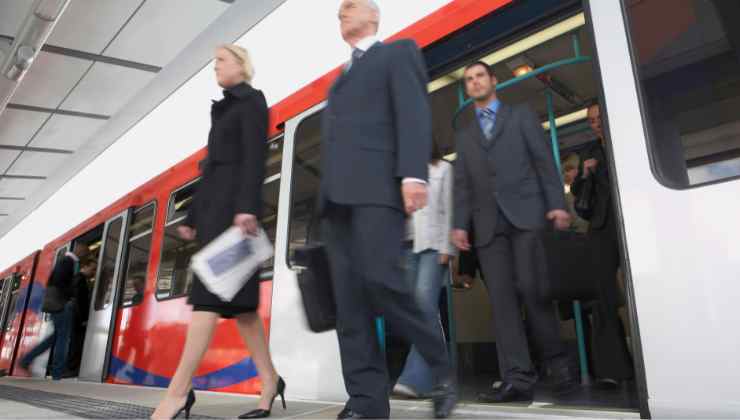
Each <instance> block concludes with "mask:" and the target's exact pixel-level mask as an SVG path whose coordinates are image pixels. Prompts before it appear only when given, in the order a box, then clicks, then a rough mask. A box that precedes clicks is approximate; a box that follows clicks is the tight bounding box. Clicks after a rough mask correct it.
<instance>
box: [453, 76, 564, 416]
mask: <svg viewBox="0 0 740 420" xmlns="http://www.w3.org/2000/svg"><path fill="white" fill-rule="evenodd" d="M463 83H464V87H465V91H466V93H467V94H468V96H469V97H471V98H473V101H474V106H475V109H474V112H475V118H472V119H471V122H470V123H469V124H467V125H466V126H461V127H458V128H457V130H456V133H455V136H456V147H457V160H456V162H455V189H454V196H455V209H454V213H455V218H454V220H455V222H454V229H453V231H452V235H453V242H454V243H455V245H456V246H457V247H458V248H459V249H460V250H463V251H467V250H470V249H471V248H472V246H473V245H471V243H470V240H469V237H468V229H469V227H470V224H471V222H473V227H474V230H475V244H474V246H475V249H476V252H477V254H478V257H479V258H480V263H481V266H482V268H483V273H484V276H483V279H484V282H485V284H486V287H487V289H488V294H489V297H490V300H491V308H492V310H493V315H494V319H495V320H496V322H495V323H494V329H495V335H496V349H497V352H498V360H499V368H500V372H501V375H502V382H503V385H502V386H500V387H497V388H495V389H492V390H491V391H489V392H484V393H482V394H480V396H479V398H480V400H481V401H483V402H491V403H504V402H513V401H531V400H532V398H533V390H534V386H535V384H536V383H537V381H538V375H537V371H536V369H535V366H534V364H533V362H532V358H531V357H530V348H529V344H528V342H527V335H526V332H525V326H524V322H523V320H522V312H521V308H522V306H524V307H525V309H526V314H527V316H526V318H527V322H528V324H529V325H528V326H529V327H530V330H531V332H532V336H533V338H534V342H535V344H536V348H535V350H537V354H538V355H540V356H541V358H542V361H543V362H544V364H545V366H547V369H546V371H549V372H550V375H549V376H550V382H551V383H552V384H553V386H554V388H555V390H556V392H557V393H566V392H571V391H573V390H575V384H576V378H575V375H574V372H573V369H572V367H571V361H570V359H569V357H568V356H567V352H566V349H565V346H564V344H563V342H562V340H561V338H560V325H559V323H558V320H557V318H556V316H555V312H554V311H553V308H552V306H551V305H548V304H546V303H543V302H542V301H541V300H540V299H539V294H538V285H539V284H541V283H542V282H543V281H544V279H543V278H542V277H543V276H544V275H546V273H545V271H544V269H543V267H544V265H545V257H544V245H543V242H542V236H541V234H540V232H541V231H542V230H544V229H546V224H547V223H548V222H550V223H552V225H553V227H554V228H555V229H558V230H565V229H568V228H569V226H570V214H568V212H567V210H566V204H565V197H564V188H563V184H562V182H561V180H560V174H559V173H558V170H557V166H556V165H555V160H554V158H553V155H552V152H551V151H550V149H549V148H548V147H547V145H548V142H547V141H546V140H545V139H544V138H543V134H542V126H541V125H540V122H539V120H538V118H537V115H536V114H535V113H534V112H533V111H532V110H531V109H530V108H529V107H528V106H526V105H509V104H506V103H503V102H501V101H500V100H499V99H498V98H497V96H496V83H497V79H496V76H495V75H494V73H493V70H492V68H491V67H490V66H489V65H488V64H486V63H484V62H475V63H472V64H470V65H468V66H467V67H466V68H465V71H464V75H463ZM504 122H505V123H504ZM494 146H495V147H494ZM504 151H505V152H504ZM494 179H495V182H494Z"/></svg>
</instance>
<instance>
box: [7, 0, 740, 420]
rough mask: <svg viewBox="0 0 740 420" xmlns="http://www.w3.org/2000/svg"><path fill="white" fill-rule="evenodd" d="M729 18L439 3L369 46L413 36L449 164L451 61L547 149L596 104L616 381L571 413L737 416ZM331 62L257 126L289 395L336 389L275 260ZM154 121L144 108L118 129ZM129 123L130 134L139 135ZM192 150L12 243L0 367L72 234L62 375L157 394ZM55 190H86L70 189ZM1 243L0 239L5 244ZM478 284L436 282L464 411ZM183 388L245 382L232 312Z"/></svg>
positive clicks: (188, 249)
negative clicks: (602, 148) (38, 237)
mask: <svg viewBox="0 0 740 420" xmlns="http://www.w3.org/2000/svg"><path fill="white" fill-rule="evenodd" d="M739 19H740V8H738V7H737V5H736V4H735V3H734V2H727V1H722V0H714V1H712V0H642V1H635V0H609V1H603V0H452V1H449V2H444V4H442V5H441V6H439V7H438V8H436V9H435V10H433V11H431V13H429V14H426V15H425V16H423V17H421V18H420V19H418V20H415V21H412V22H407V23H405V24H404V28H403V29H402V30H400V31H399V32H397V33H395V34H393V35H392V36H390V37H388V38H387V39H388V40H396V39H401V38H410V39H413V40H414V41H415V42H416V43H417V44H418V45H419V47H420V48H421V50H422V52H423V55H424V58H425V61H426V64H427V68H428V71H429V76H430V81H431V82H430V84H429V86H428V90H429V100H430V104H431V107H432V112H433V115H434V127H433V128H434V141H435V142H437V144H438V146H439V147H440V149H441V150H444V151H445V155H446V159H448V160H450V161H454V158H455V153H454V151H455V145H454V124H455V122H456V121H457V120H458V119H460V118H471V117H472V111H471V110H470V107H469V106H468V101H467V100H466V98H465V95H464V91H463V89H462V87H461V81H460V80H461V76H462V69H463V68H464V66H465V65H466V64H468V63H471V62H474V61H478V60H482V61H484V62H486V63H488V64H490V65H491V66H492V68H493V69H494V72H495V73H496V75H497V77H498V80H499V97H500V98H501V99H502V101H505V102H512V103H521V102H526V103H528V104H530V106H531V107H532V108H533V109H534V110H535V112H536V113H537V114H538V116H539V117H540V118H541V120H542V126H543V138H547V139H548V141H550V142H551V143H552V145H553V152H554V153H555V154H557V155H565V154H567V153H572V152H577V151H578V150H581V149H582V148H583V147H586V146H588V145H589V144H590V143H591V142H593V141H595V137H594V136H593V134H592V133H591V132H590V131H589V129H588V124H587V123H586V107H587V106H588V105H589V104H591V103H594V102H598V103H599V104H600V105H601V109H602V120H603V125H604V128H605V130H604V131H605V133H606V141H607V145H606V149H607V151H608V153H607V156H608V157H609V159H608V160H609V162H608V165H609V171H610V174H611V178H612V185H611V187H612V197H614V200H613V201H614V202H613V203H612V204H613V206H614V208H615V214H616V215H617V218H618V234H619V242H620V254H621V260H622V261H621V270H620V271H621V274H622V275H621V278H622V279H621V287H622V290H623V292H624V298H623V300H624V302H623V309H622V312H621V316H622V319H623V321H624V323H625V324H626V327H625V338H626V340H627V341H628V343H629V347H630V352H631V355H632V358H633V360H634V366H635V369H634V370H635V371H634V379H633V381H631V384H630V385H628V386H627V387H626V388H624V389H621V390H617V391H614V392H612V393H608V392H607V393H603V392H596V391H594V392H587V393H585V394H583V395H584V396H583V398H582V399H580V400H579V401H578V402H577V403H575V404H572V405H571V408H572V409H573V410H574V411H572V412H573V413H582V414H586V415H589V414H591V415H597V414H598V411H594V410H605V411H608V412H614V411H615V410H616V411H617V412H618V413H624V414H625V415H633V416H641V417H643V418H649V417H737V416H738V415H740V397H738V394H737V392H736V391H735V387H734V386H735V383H736V382H737V380H738V379H739V378H740V363H737V362H733V360H734V357H736V355H737V351H738V349H740V334H737V333H736V332H733V331H737V325H738V324H739V323H740V309H738V305H737V301H738V298H740V283H739V282H738V273H740V252H738V251H737V246H736V244H735V238H736V234H737V232H739V231H740V221H739V220H740V219H738V217H737V215H738V214H740V200H737V198H735V197H736V194H737V191H738V187H740V116H739V115H738V113H737V109H738V108H737V105H738V104H739V103H740V44H738V43H737V29H736V25H734V22H737V21H738V20H739ZM272 24H275V25H279V22H272ZM337 36H338V34H337ZM243 41H244V40H243V39H242V40H241V41H240V40H237V41H236V42H237V43H240V42H243ZM250 41H251V42H256V40H255V39H251V40H250ZM245 46H246V47H249V45H248V44H246V43H245ZM347 58H348V55H347V56H346V57H344V56H336V57H334V59H335V62H334V63H333V65H334V64H336V67H335V68H334V69H333V70H331V71H330V72H328V73H326V74H324V75H322V76H321V77H319V78H318V79H316V80H314V81H312V82H310V83H309V84H307V85H306V86H303V87H301V88H299V89H298V90H296V91H294V92H293V93H291V94H290V95H288V96H287V97H285V98H283V99H282V100H280V101H279V102H277V103H275V104H273V105H272V106H271V107H270V126H269V139H266V140H267V141H268V142H269V156H268V161H267V177H266V179H265V185H264V193H263V202H264V209H265V211H264V217H263V219H262V220H261V223H262V226H263V227H264V228H265V230H266V232H267V233H268V236H269V237H270V238H271V240H272V241H273V242H274V246H275V255H274V258H273V259H271V260H270V261H268V262H266V263H265V265H264V267H263V270H262V274H261V278H260V281H261V284H260V293H261V301H260V302H261V303H260V307H259V314H260V316H261V318H262V320H263V322H264V324H265V327H266V331H267V332H268V335H269V343H270V349H271V352H272V354H273V357H274V361H275V364H276V366H277V368H278V370H279V371H280V372H281V375H283V376H284V377H285V378H286V380H287V381H288V382H290V383H291V389H290V393H291V396H292V397H295V398H302V399H307V400H323V401H343V400H344V398H345V390H344V386H343V382H342V375H341V367H340V363H339V350H338V345H337V341H336V335H335V333H333V332H325V333H321V334H315V333H312V332H310V330H309V329H308V328H307V326H306V321H305V314H304V312H303V307H302V303H301V295H300V291H299V288H298V284H297V278H296V277H297V274H296V272H297V269H298V268H297V267H295V266H294V265H293V263H292V253H291V252H292V250H293V249H295V248H296V247H297V246H300V245H303V244H306V243H308V242H310V241H312V240H314V239H315V238H316V237H317V232H318V229H317V225H318V224H319V223H320V220H318V219H317V217H316V215H315V214H314V205H315V201H316V194H317V190H318V180H319V178H320V176H321V173H320V165H319V162H320V159H321V156H320V147H319V146H320V139H321V123H320V121H321V118H320V116H321V112H322V109H323V108H324V106H325V101H326V96H327V91H328V89H329V87H330V86H331V83H332V82H333V81H334V80H335V79H336V78H337V77H338V75H339V74H340V72H341V71H342V69H341V66H342V63H343V62H344V61H346V59H347ZM271 64H272V65H281V64H280V63H271ZM263 67H265V66H263ZM263 71H267V70H266V69H264V70H263ZM188 83H198V81H197V80H193V81H191V82H188ZM257 87H259V86H257ZM186 88H187V83H186V84H185V85H184V86H183V87H181V89H186ZM197 110H198V111H201V109H200V108H198V109H197ZM193 112H195V110H194V111H193ZM201 117H202V116H198V117H197V118H201ZM157 118H160V119H161V118H162V117H160V116H158V114H157V113H156V112H154V113H152V114H150V116H147V117H146V118H144V119H143V120H142V121H140V122H139V123H138V124H140V125H142V126H143V125H145V124H147V120H148V119H157ZM167 118H170V117H167ZM193 118H196V117H193ZM188 120H189V115H188V113H187V111H186V112H185V114H184V115H182V114H181V115H179V120H178V121H172V120H171V119H170V120H165V121H161V120H160V121H156V122H157V123H158V124H159V125H160V126H161V125H162V124H164V125H168V124H180V125H183V124H187V123H188ZM135 131H136V127H134V128H132V131H131V132H132V134H131V135H133V136H136V135H142V136H143V135H146V134H145V133H144V132H143V133H142V134H137V133H136V132H135ZM203 143H205V138H204V139H203ZM205 154H206V151H205V149H201V150H198V151H197V152H195V153H193V154H192V155H190V156H188V157H186V158H185V159H183V160H182V161H180V162H179V163H177V164H175V165H174V166H171V167H169V168H162V171H161V173H160V174H159V175H157V176H156V177H154V178H152V179H149V180H147V181H146V182H144V183H143V184H141V185H140V186H138V187H136V188H134V189H132V190H130V191H120V198H118V199H117V200H115V201H114V202H112V203H110V204H109V205H107V206H105V207H104V208H99V209H97V210H96V211H94V212H92V213H91V214H89V215H85V217H84V221H83V222H82V223H79V224H78V225H77V226H75V227H73V228H72V229H69V230H68V231H66V232H65V233H63V234H61V235H59V236H57V237H49V238H44V241H45V243H46V244H45V245H44V246H43V248H42V249H38V250H37V249H34V250H31V249H29V250H25V251H24V252H25V253H27V255H28V256H27V257H25V258H23V259H20V260H19V261H17V262H16V263H13V264H10V265H8V267H7V268H6V269H5V270H4V271H2V272H0V305H1V306H0V331H2V333H1V334H2V335H1V336H0V372H2V373H3V374H5V375H9V376H24V375H25V373H24V372H23V370H22V369H20V367H19V360H20V357H21V356H22V355H23V354H24V353H25V352H26V351H28V350H29V349H30V348H31V347H32V346H33V345H34V344H35V343H37V342H38V341H39V340H40V339H41V338H43V337H44V336H45V334H48V329H49V328H51V323H50V322H49V321H48V319H47V318H46V316H45V314H44V313H42V312H41V310H40V308H41V303H42V301H43V295H44V291H45V285H46V282H47V280H48V277H49V275H50V272H51V269H52V267H53V265H54V263H55V261H56V260H57V259H58V258H60V256H61V255H63V253H64V252H65V251H67V250H69V249H70V246H72V244H74V243H78V242H83V243H85V244H88V245H89V246H90V247H91V249H93V250H94V253H95V255H96V256H97V258H98V271H97V274H96V276H95V279H94V285H93V288H92V297H91V305H90V313H89V318H88V325H87V330H86V331H87V332H86V336H85V339H84V347H83V358H82V366H81V369H80V374H79V380H84V381H91V382H99V383H115V384H130V385H139V386H154V387H165V386H167V384H168V383H169V379H170V378H171V376H172V374H173V373H174V370H175V368H176V365H177V362H178V358H177V357H174V356H173V355H176V354H179V353H178V352H179V350H180V349H181V347H182V346H183V344H184V341H185V331H186V328H187V323H188V321H189V317H190V313H191V309H190V307H189V306H188V305H187V302H186V295H187V292H188V290H189V285H190V281H191V279H192V274H191V273H190V272H189V270H188V260H189V257H190V256H191V255H192V254H193V253H194V252H195V250H196V248H195V246H194V245H193V244H189V243H185V242H183V241H181V240H180V239H179V238H178V237H177V235H176V229H177V226H179V224H180V223H182V222H183V220H184V217H185V214H186V213H187V210H188V207H189V205H190V202H191V199H192V195H193V191H194V189H195V187H196V186H197V183H198V179H199V175H200V170H199V162H200V161H201V160H203V159H204V158H205V157H206V156H205ZM98 171H99V173H97V174H95V173H90V172H89V171H88V172H86V173H85V176H88V177H91V176H99V177H104V172H102V171H103V168H98ZM64 193H65V194H67V195H68V196H69V197H81V198H79V199H81V200H84V199H85V198H84V194H85V192H84V191H82V190H77V191H75V190H74V186H72V187H70V188H67V190H66V191H65V192H64ZM87 193H89V191H88V192H87ZM75 199H76V198H75ZM48 222H51V220H49V221H48ZM36 223H38V221H36ZM9 238H11V239H12V237H11V236H9V235H6V237H4V238H0V244H2V246H3V247H9V246H12V244H11V243H9V240H10V239H9ZM482 289H483V286H482V285H481V284H479V285H478V286H476V287H474V288H473V289H472V290H468V291H463V290H454V289H450V290H448V298H449V301H448V306H449V308H450V309H449V317H450V321H449V322H450V324H451V325H452V327H451V330H454V336H453V337H452V338H451V346H453V347H454V349H455V351H454V352H453V353H452V354H454V355H455V357H456V359H457V360H456V362H457V365H458V371H459V372H460V376H461V382H462V385H463V386H462V388H461V389H463V400H464V401H468V402H470V403H474V397H472V396H471V395H474V390H475V389H476V387H477V388H479V387H480V386H488V385H481V384H484V383H488V381H489V380H493V379H495V373H493V371H494V370H495V366H491V365H494V364H495V363H492V362H491V360H495V350H492V348H494V347H492V346H493V345H495V337H494V336H493V335H492V332H491V331H492V329H491V328H490V324H491V323H492V322H495V320H493V319H491V315H490V314H489V313H490V311H489V309H488V307H487V305H488V302H487V299H486V297H485V291H484V290H482ZM575 322H576V321H575V320H563V321H562V323H561V324H562V327H563V328H562V334H563V337H564V338H566V339H568V340H570V342H571V343H573V345H574V349H575V350H574V355H575V356H574V357H579V358H580V361H581V367H582V370H583V369H587V366H588V362H587V359H588V355H584V354H583V351H582V349H580V348H577V347H578V346H577V345H576V344H578V343H579V342H580V341H582V339H583V338H582V337H581V336H580V334H579V332H578V328H577V326H576V325H575ZM390 351H391V349H389V352H390ZM46 364H47V360H46V359H45V358H39V359H38V360H37V361H36V362H35V363H34V365H33V366H32V367H31V372H32V374H33V375H34V376H43V375H45V371H46ZM581 373H583V371H582V372H581ZM587 382H588V380H587V379H585V380H584V383H587ZM584 386H585V385H584ZM194 387H195V388H196V389H200V390H209V391H220V392H232V393H243V394H256V393H258V392H259V391H260V383H259V380H258V378H257V374H256V370H255V367H254V364H253V362H252V360H251V358H250V356H249V350H248V349H247V348H246V347H245V346H244V344H243V342H242V341H241V339H240V338H239V335H238V333H237V331H236V326H235V324H234V321H233V320H221V321H220V322H219V324H218V327H217V331H216V333H215V336H214V339H213V342H212V344H211V346H210V348H209V350H208V352H207V354H206V356H205V358H204V360H203V362H202V363H201V365H200V367H199V368H198V370H197V372H196V377H195V379H194ZM466 390H467V391H466ZM468 391H469V392H468ZM550 406H551V407H553V409H554V408H557V407H558V404H557V403H556V402H553V403H552V404H551V405H550ZM538 410H539V411H536V412H537V413H540V414H541V413H542V409H541V407H540V408H538ZM524 412H525V413H526V412H527V410H526V409H524ZM533 413H534V412H533Z"/></svg>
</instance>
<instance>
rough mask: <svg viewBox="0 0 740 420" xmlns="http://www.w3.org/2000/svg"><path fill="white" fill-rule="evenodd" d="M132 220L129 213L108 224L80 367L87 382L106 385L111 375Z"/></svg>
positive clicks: (128, 211)
mask: <svg viewBox="0 0 740 420" xmlns="http://www.w3.org/2000/svg"><path fill="white" fill-rule="evenodd" d="M130 219H131V210H130V209H129V210H126V211H124V212H122V213H120V214H118V215H116V216H114V217H112V218H110V219H108V221H107V222H105V227H104V230H103V241H102V243H101V250H100V255H99V256H98V271H97V273H96V274H95V287H94V289H93V292H92V304H91V305H90V316H89V318H88V321H87V332H86V334H85V343H84V347H83V352H82V363H81V365H80V375H79V379H80V380H83V381H91V382H102V381H103V380H105V376H106V375H107V372H108V366H109V364H110V354H111V343H112V341H113V331H114V329H115V328H114V322H115V314H116V313H117V311H118V306H119V302H120V298H119V294H120V290H121V284H120V283H121V277H122V276H121V272H122V271H123V270H122V266H123V264H122V263H123V262H124V261H125V260H126V256H125V255H124V254H125V252H126V246H125V244H126V243H127V242H128V240H127V238H126V235H127V234H128V223H129V220H130Z"/></svg>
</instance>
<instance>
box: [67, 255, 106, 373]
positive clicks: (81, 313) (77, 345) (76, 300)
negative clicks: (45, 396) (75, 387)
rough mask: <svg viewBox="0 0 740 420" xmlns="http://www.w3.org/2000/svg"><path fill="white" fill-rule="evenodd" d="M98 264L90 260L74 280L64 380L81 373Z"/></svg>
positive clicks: (83, 264)
mask: <svg viewBox="0 0 740 420" xmlns="http://www.w3.org/2000/svg"><path fill="white" fill-rule="evenodd" d="M97 268H98V263H97V262H96V260H94V259H88V260H86V261H85V262H83V263H82V266H81V267H80V272H79V273H77V274H76V275H75V277H74V280H73V282H72V283H73V286H72V289H73V290H74V294H73V297H72V306H73V307H74V309H73V311H74V314H73V315H72V326H71V328H70V330H71V335H70V339H69V356H68V357H67V370H66V371H65V372H64V374H62V377H64V378H74V377H76V376H78V374H79V371H80V363H81V362H82V349H83V344H84V342H85V330H86V328H87V317H88V315H89V312H90V288H89V286H88V282H89V281H90V280H89V279H91V278H93V277H95V271H96V270H97Z"/></svg>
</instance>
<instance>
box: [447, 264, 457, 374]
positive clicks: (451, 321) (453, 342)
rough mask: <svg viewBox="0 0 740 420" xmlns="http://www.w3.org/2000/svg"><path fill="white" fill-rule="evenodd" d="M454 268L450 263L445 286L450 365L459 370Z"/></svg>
mask: <svg viewBox="0 0 740 420" xmlns="http://www.w3.org/2000/svg"><path fill="white" fill-rule="evenodd" d="M452 267H453V264H452V262H450V263H449V264H448V266H447V285H446V286H445V293H447V329H448V331H449V334H450V337H449V338H450V346H449V350H448V353H449V356H450V363H451V364H452V366H453V367H455V368H457V328H456V326H455V308H454V307H453V306H452V305H453V302H452V276H453V274H452ZM456 370H457V369H456Z"/></svg>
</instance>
